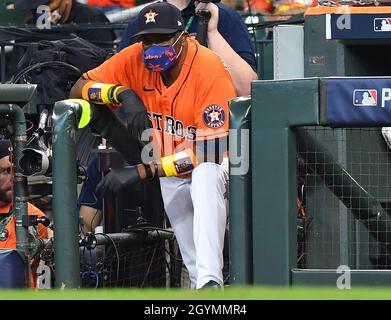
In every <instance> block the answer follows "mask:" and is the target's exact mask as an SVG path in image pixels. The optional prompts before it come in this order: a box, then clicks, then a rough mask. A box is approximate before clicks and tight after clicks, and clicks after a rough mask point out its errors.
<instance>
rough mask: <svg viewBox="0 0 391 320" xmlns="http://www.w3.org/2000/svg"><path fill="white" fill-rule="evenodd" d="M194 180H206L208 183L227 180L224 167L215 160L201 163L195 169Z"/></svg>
mask: <svg viewBox="0 0 391 320" xmlns="http://www.w3.org/2000/svg"><path fill="white" fill-rule="evenodd" d="M192 180H193V182H194V181H200V182H201V181H205V182H206V183H211V182H213V181H215V182H216V183H224V182H225V174H224V169H223V168H222V167H221V165H219V164H217V163H213V162H203V163H200V164H199V165H198V166H197V167H196V168H195V169H194V170H193V174H192Z"/></svg>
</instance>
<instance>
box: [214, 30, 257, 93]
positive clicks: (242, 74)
mask: <svg viewBox="0 0 391 320" xmlns="http://www.w3.org/2000/svg"><path fill="white" fill-rule="evenodd" d="M208 47H209V49H211V50H213V51H214V52H216V53H217V54H218V55H219V56H220V57H221V58H222V59H223V60H224V62H225V64H226V65H227V67H228V69H229V71H230V73H231V76H232V80H233V83H234V87H235V90H236V93H237V94H238V96H245V95H249V94H250V93H251V81H252V80H256V79H258V76H257V74H256V73H255V71H254V70H253V69H252V68H251V66H250V65H249V64H248V63H247V62H246V61H245V60H244V59H242V57H241V56H239V55H238V54H237V53H236V52H235V51H234V50H233V49H232V48H231V46H230V45H229V44H228V43H227V41H225V39H224V38H223V37H222V36H221V34H220V33H219V32H218V31H217V30H216V31H211V32H208Z"/></svg>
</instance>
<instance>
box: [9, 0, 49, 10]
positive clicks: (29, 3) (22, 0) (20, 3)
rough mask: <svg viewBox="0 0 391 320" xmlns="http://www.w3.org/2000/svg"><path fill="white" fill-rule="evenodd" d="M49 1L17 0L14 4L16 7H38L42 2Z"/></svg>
mask: <svg viewBox="0 0 391 320" xmlns="http://www.w3.org/2000/svg"><path fill="white" fill-rule="evenodd" d="M47 3H49V0H15V2H14V6H15V9H22V10H27V9H36V8H38V7H39V6H40V5H41V4H47Z"/></svg>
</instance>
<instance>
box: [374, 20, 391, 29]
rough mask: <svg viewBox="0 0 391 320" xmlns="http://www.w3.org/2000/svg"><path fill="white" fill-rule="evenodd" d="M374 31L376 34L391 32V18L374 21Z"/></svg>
mask: <svg viewBox="0 0 391 320" xmlns="http://www.w3.org/2000/svg"><path fill="white" fill-rule="evenodd" d="M373 30H374V31H375V32H391V17H390V18H375V19H373Z"/></svg>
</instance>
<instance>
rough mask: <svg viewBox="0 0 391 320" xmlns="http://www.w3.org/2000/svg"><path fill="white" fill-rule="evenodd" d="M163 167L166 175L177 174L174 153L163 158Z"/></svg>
mask: <svg viewBox="0 0 391 320" xmlns="http://www.w3.org/2000/svg"><path fill="white" fill-rule="evenodd" d="M161 160H162V167H163V170H164V173H165V174H166V177H172V176H176V170H175V167H174V155H171V156H167V157H163V158H161Z"/></svg>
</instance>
